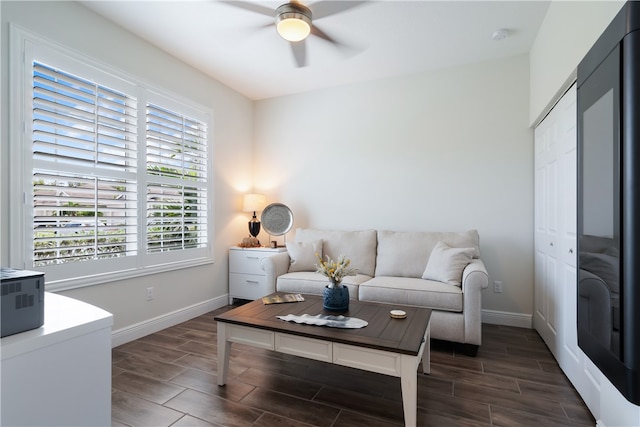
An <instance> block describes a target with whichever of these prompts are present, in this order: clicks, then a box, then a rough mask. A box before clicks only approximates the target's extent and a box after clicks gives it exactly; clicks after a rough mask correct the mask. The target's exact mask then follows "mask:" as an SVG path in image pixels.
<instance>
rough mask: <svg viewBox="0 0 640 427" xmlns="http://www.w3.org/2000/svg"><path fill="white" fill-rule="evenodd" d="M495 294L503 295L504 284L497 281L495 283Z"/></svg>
mask: <svg viewBox="0 0 640 427" xmlns="http://www.w3.org/2000/svg"><path fill="white" fill-rule="evenodd" d="M493 292H495V293H497V294H499V293H502V282H500V281H498V280H496V281H495V282H493Z"/></svg>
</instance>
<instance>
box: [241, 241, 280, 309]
mask: <svg viewBox="0 0 640 427" xmlns="http://www.w3.org/2000/svg"><path fill="white" fill-rule="evenodd" d="M281 252H286V249H285V248H241V247H239V246H233V247H231V249H230V250H229V304H233V299H234V298H239V299H250V300H254V299H258V298H262V297H263V296H265V295H269V294H270V293H273V292H275V289H273V288H272V287H271V286H268V285H267V277H266V274H265V272H264V271H263V270H262V267H261V266H260V262H261V261H262V259H263V258H265V257H268V256H272V255H275V254H278V253H281Z"/></svg>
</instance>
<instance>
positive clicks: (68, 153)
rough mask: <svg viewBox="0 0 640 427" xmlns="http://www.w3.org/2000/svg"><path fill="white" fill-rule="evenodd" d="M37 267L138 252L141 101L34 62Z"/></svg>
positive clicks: (34, 187)
mask: <svg viewBox="0 0 640 427" xmlns="http://www.w3.org/2000/svg"><path fill="white" fill-rule="evenodd" d="M32 106H33V109H32V118H33V128H32V133H33V138H32V147H33V242H34V244H33V248H34V249H33V265H34V267H40V266H45V265H52V264H62V263H69V262H77V261H86V260H91V259H100V258H114V257H120V256H129V255H135V254H136V253H137V233H136V226H137V215H136V208H137V206H136V203H137V202H136V199H137V198H136V193H137V188H136V187H137V178H136V169H137V151H136V142H137V100H136V99H135V98H133V97H132V96H129V95H126V94H124V93H119V92H117V91H114V90H111V89H109V88H106V87H103V86H100V85H99V84H96V83H92V82H89V81H87V80H85V79H82V78H80V77H77V76H73V75H71V74H69V73H65V72H64V71H62V70H58V69H55V68H53V67H50V66H47V65H45V64H41V63H38V62H34V63H33V103H32Z"/></svg>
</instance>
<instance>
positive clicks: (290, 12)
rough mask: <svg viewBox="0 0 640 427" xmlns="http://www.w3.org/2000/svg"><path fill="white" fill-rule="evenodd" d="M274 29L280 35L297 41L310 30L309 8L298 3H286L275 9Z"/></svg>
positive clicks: (303, 37)
mask: <svg viewBox="0 0 640 427" xmlns="http://www.w3.org/2000/svg"><path fill="white" fill-rule="evenodd" d="M276 29H277V31H278V34H280V37H282V38H283V39H285V40H288V41H290V42H299V41H301V40H304V39H306V38H307V36H308V35H309V33H310V32H311V10H309V8H307V7H305V6H303V5H301V4H298V3H286V4H283V5H282V6H280V7H279V8H278V9H276Z"/></svg>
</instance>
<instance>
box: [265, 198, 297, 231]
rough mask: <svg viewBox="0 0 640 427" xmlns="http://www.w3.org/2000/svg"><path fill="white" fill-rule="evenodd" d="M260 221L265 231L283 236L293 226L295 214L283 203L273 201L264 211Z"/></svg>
mask: <svg viewBox="0 0 640 427" xmlns="http://www.w3.org/2000/svg"><path fill="white" fill-rule="evenodd" d="M260 221H261V222H262V228H264V231H266V232H267V233H269V234H270V235H272V236H282V235H283V234H285V233H287V232H288V231H289V230H291V227H293V214H292V213H291V209H289V208H288V207H287V206H285V205H283V204H282V203H271V204H270V205H269V206H267V207H266V208H264V210H263V211H262V216H261V217H260Z"/></svg>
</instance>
